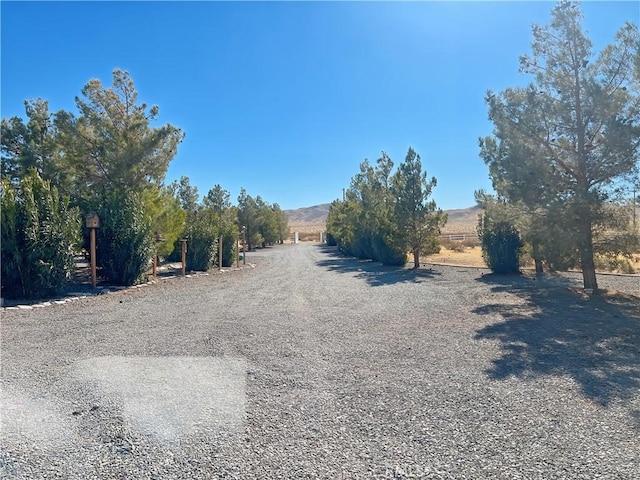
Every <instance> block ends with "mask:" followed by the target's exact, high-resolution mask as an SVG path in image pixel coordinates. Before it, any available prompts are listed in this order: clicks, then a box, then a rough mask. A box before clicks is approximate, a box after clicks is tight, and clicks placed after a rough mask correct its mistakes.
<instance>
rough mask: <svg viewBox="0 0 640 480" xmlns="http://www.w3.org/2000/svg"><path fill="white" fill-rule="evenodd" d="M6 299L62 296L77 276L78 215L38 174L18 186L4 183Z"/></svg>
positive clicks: (3, 221)
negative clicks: (75, 275)
mask: <svg viewBox="0 0 640 480" xmlns="http://www.w3.org/2000/svg"><path fill="white" fill-rule="evenodd" d="M0 210H1V217H2V225H1V231H2V239H1V241H2V245H1V249H2V259H1V261H2V296H3V297H7V298H20V297H24V298H38V297H45V296H51V295H55V294H58V293H60V292H61V291H62V289H63V288H64V286H65V284H66V282H67V281H68V280H70V278H71V276H72V273H73V267H74V264H73V256H74V251H75V249H76V247H77V246H78V245H79V243H80V240H81V235H80V214H79V211H78V209H77V208H71V207H69V201H68V199H67V198H63V197H61V196H60V194H59V193H58V190H57V189H56V188H55V187H51V183H50V182H49V181H45V180H43V179H42V178H41V177H40V176H39V175H38V173H37V172H36V171H35V170H32V171H30V172H29V173H28V174H27V175H25V176H24V177H23V178H22V179H21V181H20V183H19V184H18V185H12V184H10V183H9V182H8V181H7V180H6V179H3V180H2V190H1V206H0Z"/></svg>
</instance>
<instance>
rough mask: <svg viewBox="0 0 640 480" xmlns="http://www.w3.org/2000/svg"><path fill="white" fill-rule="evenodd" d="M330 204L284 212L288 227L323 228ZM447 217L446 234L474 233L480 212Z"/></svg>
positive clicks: (454, 213)
mask: <svg viewBox="0 0 640 480" xmlns="http://www.w3.org/2000/svg"><path fill="white" fill-rule="evenodd" d="M330 206H331V204H330V203H323V204H321V205H314V206H313V207H304V208H296V209H295V210H285V211H284V212H285V214H286V215H287V218H288V219H289V226H290V227H306V226H312V225H313V226H315V225H318V226H324V225H325V224H326V223H327V215H328V213H329V207H330ZM445 212H446V213H447V215H448V216H449V220H448V222H447V225H446V226H445V228H444V231H445V232H446V233H474V232H475V228H476V224H477V223H478V215H479V214H480V213H482V210H480V208H478V207H477V206H474V207H469V208H461V209H456V210H445Z"/></svg>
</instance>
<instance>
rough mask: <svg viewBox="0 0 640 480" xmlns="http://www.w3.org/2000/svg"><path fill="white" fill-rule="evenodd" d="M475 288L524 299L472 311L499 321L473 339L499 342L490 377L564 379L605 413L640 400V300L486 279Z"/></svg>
mask: <svg viewBox="0 0 640 480" xmlns="http://www.w3.org/2000/svg"><path fill="white" fill-rule="evenodd" d="M480 281H481V282H484V283H487V284H489V285H491V286H492V288H491V290H492V291H493V292H511V293H513V294H514V295H516V296H518V297H520V299H522V300H524V302H518V303H517V304H508V303H496V304H489V305H484V306H482V307H478V308H476V309H475V310H474V313H476V314H480V315H491V314H498V315H500V316H501V317H502V318H503V319H504V321H503V322H500V323H497V324H492V325H489V326H487V327H485V328H483V329H481V330H479V331H478V332H477V335H476V339H493V340H499V341H500V342H502V347H503V351H504V353H503V355H502V356H501V357H500V358H497V359H495V360H493V365H492V367H491V368H489V369H488V370H487V372H486V373H487V375H488V376H489V377H490V378H492V379H495V380H500V379H504V378H507V377H510V376H515V377H521V378H532V377H539V376H546V375H549V376H564V375H569V376H570V377H571V378H573V379H574V380H575V381H576V382H577V383H578V384H579V385H580V387H581V389H582V392H583V394H584V395H585V397H587V398H589V399H591V400H592V401H594V402H597V403H599V404H601V405H605V406H606V405H609V404H610V403H612V402H615V401H627V400H632V399H633V398H634V397H636V396H637V395H638V392H639V391H640V298H638V297H635V296H632V295H626V294H622V293H617V292H604V293H603V295H602V296H599V297H591V298H589V297H587V296H586V295H584V294H583V293H582V291H581V290H580V289H579V288H575V287H574V285H575V283H574V282H571V281H570V280H567V279H562V278H551V279H545V280H542V281H538V282H536V281H535V280H532V279H531V278H526V277H515V276H513V277H510V276H502V277H501V276H498V275H486V276H484V277H482V278H481V279H480ZM636 419H639V420H640V416H638V415H636ZM639 427H640V422H639Z"/></svg>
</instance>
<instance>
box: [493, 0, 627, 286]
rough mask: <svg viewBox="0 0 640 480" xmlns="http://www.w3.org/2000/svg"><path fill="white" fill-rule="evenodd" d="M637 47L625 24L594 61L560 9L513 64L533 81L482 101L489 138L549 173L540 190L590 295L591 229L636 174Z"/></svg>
mask: <svg viewBox="0 0 640 480" xmlns="http://www.w3.org/2000/svg"><path fill="white" fill-rule="evenodd" d="M638 45H640V40H639V35H638V27H637V26H636V25H633V24H632V23H630V22H628V23H626V24H625V25H624V26H623V27H622V28H621V29H620V30H619V31H618V33H617V34H616V41H615V43H614V44H612V45H608V46H607V47H605V48H604V49H603V50H602V51H601V52H600V53H599V55H597V56H594V54H593V51H592V43H591V41H590V40H589V39H588V38H587V36H586V34H585V33H584V31H583V29H582V12H581V11H580V8H579V5H578V4H576V3H572V2H566V1H563V2H561V3H559V4H558V5H557V6H556V7H555V8H554V9H553V12H552V20H551V23H550V24H549V25H545V26H540V25H534V26H533V42H532V45H531V47H532V52H531V54H530V55H524V56H522V57H521V58H520V70H521V72H522V73H527V74H531V75H533V76H534V81H533V82H532V83H531V84H530V85H529V86H528V87H527V88H509V89H506V90H505V91H504V92H501V93H499V94H495V93H493V92H488V94H487V96H486V101H487V104H488V106H489V118H490V119H491V120H492V122H493V123H494V124H495V126H496V131H495V135H496V136H497V137H498V138H500V139H509V142H511V143H512V144H521V143H523V142H526V143H528V144H531V145H532V146H533V148H534V151H535V152H536V154H539V153H538V152H542V155H543V159H544V161H545V162H546V163H547V165H548V166H549V168H550V170H551V172H552V173H553V175H552V176H551V179H552V180H553V183H552V184H549V185H548V188H550V189H551V191H555V192H558V193H557V198H558V199H561V200H562V202H563V204H564V209H565V212H566V213H565V215H563V218H564V219H565V220H566V221H568V222H569V221H570V222H571V225H570V226H569V227H570V228H573V229H574V230H575V232H576V236H575V244H576V246H577V251H578V254H579V257H580V266H581V269H582V275H583V283H584V287H585V289H592V290H593V291H594V292H597V289H598V284H597V280H596V274H595V262H594V239H593V235H594V228H595V227H597V225H598V221H599V219H600V218H601V216H600V212H601V211H602V206H603V203H604V202H605V201H606V200H607V198H608V194H609V193H610V192H611V190H610V187H611V186H612V185H613V184H614V183H615V182H616V181H618V180H620V179H623V178H624V177H626V176H628V175H630V174H631V173H632V172H633V171H634V170H635V169H637V167H638V165H637V162H638V160H637V159H638V149H639V148H640V95H639V94H638V81H637V77H635V76H634V75H637V72H636V71H635V70H634V69H635V68H636V67H637V65H638V56H639V55H640V54H639V52H638ZM514 158H515V157H514ZM505 168H517V165H516V163H514V164H513V166H512V167H510V166H508V165H507V164H505Z"/></svg>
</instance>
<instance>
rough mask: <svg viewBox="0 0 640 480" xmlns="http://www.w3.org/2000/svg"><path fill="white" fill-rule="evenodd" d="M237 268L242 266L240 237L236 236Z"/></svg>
mask: <svg viewBox="0 0 640 480" xmlns="http://www.w3.org/2000/svg"><path fill="white" fill-rule="evenodd" d="M236 268H240V239H239V238H236Z"/></svg>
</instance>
